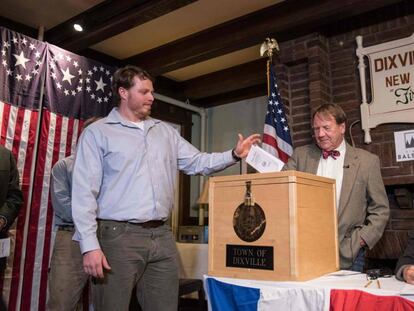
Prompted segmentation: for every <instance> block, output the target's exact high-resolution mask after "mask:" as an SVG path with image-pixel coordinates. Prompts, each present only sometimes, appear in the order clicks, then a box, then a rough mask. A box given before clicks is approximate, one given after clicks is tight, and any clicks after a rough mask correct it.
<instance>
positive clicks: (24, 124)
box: [0, 101, 38, 310]
mask: <svg viewBox="0 0 414 311" xmlns="http://www.w3.org/2000/svg"><path fill="white" fill-rule="evenodd" d="M37 120H38V112H36V111H30V110H27V109H24V108H18V107H15V106H12V105H10V104H7V103H4V102H1V101H0V122H1V125H0V128H1V136H0V144H2V145H4V146H5V147H6V148H8V149H10V150H12V152H13V156H14V157H15V158H16V161H17V166H18V170H19V176H20V180H21V182H20V184H21V188H22V191H23V199H24V205H23V207H22V208H21V210H20V213H19V217H18V219H17V222H16V224H15V230H14V229H13V231H14V232H13V233H14V236H15V241H14V243H13V245H14V249H12V250H11V252H12V253H14V257H13V260H9V269H8V271H11V275H7V276H5V277H4V281H3V287H4V288H8V289H10V290H9V296H8V297H4V298H5V301H8V302H9V310H16V301H17V293H18V286H19V284H18V283H19V279H20V275H21V273H20V267H21V259H22V248H23V244H24V243H25V242H24V241H25V237H24V231H25V225H27V223H25V218H26V217H25V216H26V211H27V202H28V196H29V186H30V172H31V169H32V160H33V151H34V144H35V140H36V127H37ZM10 259H12V258H10Z"/></svg>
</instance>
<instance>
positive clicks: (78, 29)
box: [73, 24, 83, 31]
mask: <svg viewBox="0 0 414 311" xmlns="http://www.w3.org/2000/svg"><path fill="white" fill-rule="evenodd" d="M73 28H75V30H76V31H83V27H82V26H81V25H79V24H73Z"/></svg>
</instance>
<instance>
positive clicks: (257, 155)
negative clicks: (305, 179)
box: [246, 145, 285, 173]
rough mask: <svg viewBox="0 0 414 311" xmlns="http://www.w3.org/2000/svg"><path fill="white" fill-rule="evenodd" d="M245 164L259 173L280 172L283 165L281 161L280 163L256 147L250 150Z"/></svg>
mask: <svg viewBox="0 0 414 311" xmlns="http://www.w3.org/2000/svg"><path fill="white" fill-rule="evenodd" d="M246 162H247V164H249V165H251V166H252V167H253V168H254V169H256V170H257V171H258V172H259V173H269V172H280V171H281V170H282V168H283V166H284V165H285V163H284V162H283V161H280V160H279V159H278V158H276V157H275V156H273V155H271V154H270V153H269V152H267V151H264V150H263V149H262V148H260V147H259V146H257V145H253V146H252V147H251V148H250V151H249V154H248V155H247V158H246Z"/></svg>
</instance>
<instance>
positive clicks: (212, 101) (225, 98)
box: [190, 83, 267, 108]
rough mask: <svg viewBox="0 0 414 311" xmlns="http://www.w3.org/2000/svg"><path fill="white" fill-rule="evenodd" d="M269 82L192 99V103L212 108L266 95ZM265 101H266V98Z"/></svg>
mask: <svg viewBox="0 0 414 311" xmlns="http://www.w3.org/2000/svg"><path fill="white" fill-rule="evenodd" d="M266 92H267V84H266V83H262V84H258V85H253V86H249V87H246V88H243V89H240V90H235V91H231V92H228V93H224V94H218V95H213V96H210V97H204V98H202V99H198V100H194V101H190V102H191V104H192V105H195V106H199V107H203V108H211V107H214V106H220V105H224V104H229V103H234V102H237V101H239V100H244V99H250V98H255V97H259V96H266ZM263 103H266V100H264V102H263Z"/></svg>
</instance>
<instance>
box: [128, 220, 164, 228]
mask: <svg viewBox="0 0 414 311" xmlns="http://www.w3.org/2000/svg"><path fill="white" fill-rule="evenodd" d="M128 223H129V224H131V225H134V226H139V227H142V228H145V229H148V228H158V227H161V226H162V225H164V224H165V221H164V220H149V221H146V222H128Z"/></svg>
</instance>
